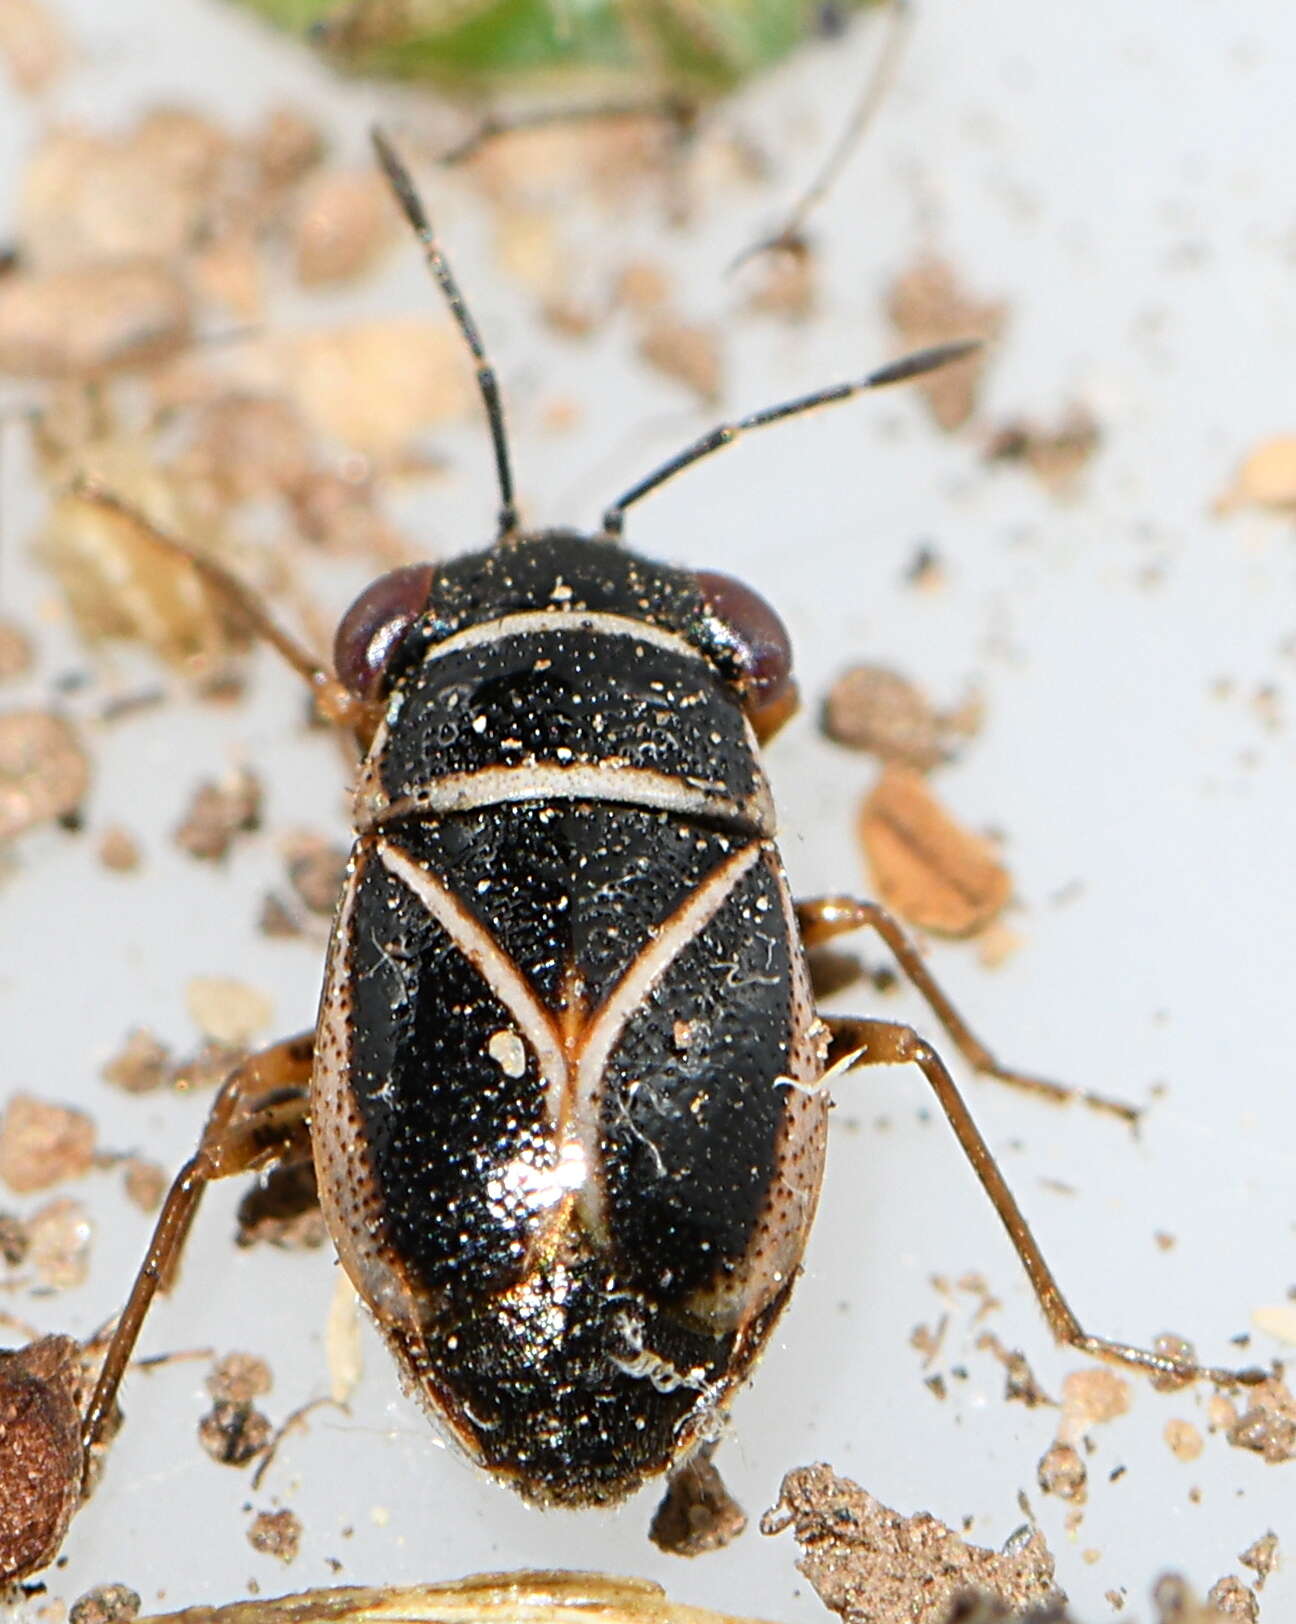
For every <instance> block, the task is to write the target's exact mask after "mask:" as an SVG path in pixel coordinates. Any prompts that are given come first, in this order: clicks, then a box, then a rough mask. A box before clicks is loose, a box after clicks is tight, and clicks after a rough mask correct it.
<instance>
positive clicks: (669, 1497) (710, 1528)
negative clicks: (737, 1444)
mask: <svg viewBox="0 0 1296 1624" xmlns="http://www.w3.org/2000/svg"><path fill="white" fill-rule="evenodd" d="M746 1526H747V1513H746V1512H745V1511H744V1510H743V1508H742V1507H741V1506H740V1505H739V1504H738V1502H737V1501H736V1500H735V1499H734V1497H733V1496H732V1495H731V1494H730V1493H729V1490H728V1489H727V1488H726V1487H725V1484H724V1479H723V1478H722V1477H721V1476H720V1473H719V1472H718V1471H717V1470H716V1468H715V1467H714V1466H713V1465H712V1463H711V1460H710V1458H709V1457H708V1456H707V1455H705V1454H700V1455H697V1456H695V1457H694V1458H693V1459H692V1460H691V1461H689V1463H688V1465H687V1466H684V1467H683V1468H681V1470H680V1471H678V1472H676V1473H675V1475H674V1476H673V1477H672V1478H671V1480H670V1486H669V1487H668V1488H667V1490H666V1493H665V1495H664V1496H663V1497H662V1502H661V1504H660V1505H659V1506H658V1507H657V1510H656V1513H655V1514H654V1516H653V1520H652V1526H651V1527H650V1528H649V1530H648V1537H649V1538H650V1539H651V1540H652V1542H653V1544H654V1545H656V1546H657V1548H658V1550H662V1551H667V1552H669V1553H670V1554H671V1555H672V1556H701V1555H702V1554H703V1553H704V1552H706V1551H718V1550H720V1549H721V1548H722V1547H723V1546H725V1545H728V1544H729V1542H730V1540H734V1539H737V1538H738V1536H739V1534H741V1533H742V1531H743V1530H744V1529H745V1528H746Z"/></svg>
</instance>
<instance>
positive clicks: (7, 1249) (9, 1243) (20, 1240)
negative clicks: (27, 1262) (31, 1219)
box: [0, 1212, 31, 1269]
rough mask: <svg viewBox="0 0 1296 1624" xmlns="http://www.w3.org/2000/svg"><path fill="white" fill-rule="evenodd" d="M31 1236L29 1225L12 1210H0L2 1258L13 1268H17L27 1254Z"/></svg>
mask: <svg viewBox="0 0 1296 1624" xmlns="http://www.w3.org/2000/svg"><path fill="white" fill-rule="evenodd" d="M30 1245H31V1236H30V1235H29V1234H28V1233H27V1225H26V1224H25V1223H23V1221H22V1219H21V1218H18V1217H16V1216H15V1215H14V1214H13V1213H12V1212H0V1258H3V1260H4V1261H5V1263H6V1264H8V1266H9V1267H10V1268H11V1269H16V1268H17V1267H18V1265H19V1264H20V1263H21V1262H22V1261H23V1259H24V1258H25V1257H26V1256H27V1249H28V1247H29V1246H30Z"/></svg>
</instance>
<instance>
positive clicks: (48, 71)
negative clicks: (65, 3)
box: [0, 0, 71, 96]
mask: <svg viewBox="0 0 1296 1624" xmlns="http://www.w3.org/2000/svg"><path fill="white" fill-rule="evenodd" d="M70 56H71V47H70V45H69V43H68V39H67V35H66V34H65V33H64V32H63V28H62V25H61V24H60V23H59V22H58V20H57V19H56V18H55V16H54V15H53V13H52V12H51V11H50V10H49V8H48V7H47V6H44V5H40V4H38V3H37V0H0V59H3V61H4V65H5V69H6V71H7V72H8V74H9V78H10V81H11V82H12V84H13V87H14V89H15V90H16V91H18V92H19V94H20V95H23V96H35V95H38V94H39V93H40V92H41V91H42V90H46V89H48V88H49V86H50V85H51V84H52V83H53V81H54V80H55V79H56V78H57V77H58V75H59V74H60V73H61V72H62V70H63V68H64V67H65V66H66V65H67V62H68V60H69V58H70Z"/></svg>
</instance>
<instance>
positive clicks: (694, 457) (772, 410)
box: [603, 338, 981, 540]
mask: <svg viewBox="0 0 1296 1624" xmlns="http://www.w3.org/2000/svg"><path fill="white" fill-rule="evenodd" d="M980 348H981V340H980V339H979V338H970V339H963V340H961V341H960V342H959V343H956V344H937V345H935V346H934V347H933V348H931V349H926V350H915V351H914V352H913V354H912V355H905V356H902V357H901V358H900V360H898V361H892V362H890V363H889V364H888V365H887V366H884V367H879V368H878V369H877V371H876V372H870V373H869V374H868V375H867V377H863V378H857V379H853V380H852V381H850V382H849V383H838V384H832V385H830V386H829V387H828V388H827V389H817V390H816V391H815V392H814V394H812V395H801V396H800V397H799V398H798V399H796V400H785V401H784V402H783V403H782V404H781V405H778V406H766V407H765V409H764V410H763V411H759V412H752V413H751V414H750V415H749V416H747V417H740V418H737V419H736V420H735V421H734V422H732V423H721V424H720V425H719V426H718V427H716V428H713V429H712V430H711V431H710V433H708V434H704V435H702V437H701V438H700V439H698V440H694V442H693V443H692V445H688V446H685V447H684V449H683V451H680V452H677V453H676V455H675V456H673V457H671V458H670V460H669V461H668V462H664V463H662V465H661V467H660V468H655V469H654V470H653V472H652V473H651V474H648V475H646V476H645V477H644V478H643V479H641V480H640V481H639V483H638V484H637V485H632V486H631V487H630V489H629V490H628V491H626V493H625V494H624V495H623V496H620V497H618V498H617V500H616V501H615V502H613V504H612V506H611V507H610V508H608V509H607V510H606V512H605V513H604V515H603V534H604V536H606V537H607V538H608V539H609V540H615V539H616V538H617V537H619V536H620V534H621V531H622V529H623V527H624V525H625V511H626V509H627V508H628V507H629V506H630V505H631V504H632V503H634V502H637V501H638V500H639V499H640V497H642V496H647V495H648V493H649V491H655V490H656V489H657V487H658V486H659V485H664V484H665V483H666V481H667V480H668V479H673V478H674V477H675V475H676V474H678V473H679V472H680V471H681V470H682V469H684V468H688V467H689V466H690V465H691V464H692V463H695V462H699V461H701V459H702V458H703V457H709V456H710V455H711V453H712V452H713V451H720V450H722V449H723V447H725V446H727V445H732V443H733V442H734V441H735V440H736V439H737V438H738V437H739V435H741V434H745V433H746V432H747V430H748V429H759V428H764V426H765V425H766V424H767V423H780V422H782V420H783V419H784V418H785V417H796V416H798V415H799V414H800V413H801V412H813V411H817V410H818V408H819V407H820V406H832V405H834V404H835V403H836V402H837V401H839V400H849V399H850V398H851V397H852V396H853V395H859V394H862V393H863V392H864V391H865V390H866V389H883V388H885V387H886V386H887V385H888V384H893V383H905V382H907V380H908V379H910V378H921V377H922V376H923V374H924V373H927V372H935V371H936V369H937V368H938V367H945V366H949V365H950V364H951V363H952V362H954V361H961V360H963V359H964V358H965V357H966V356H969V355H972V354H973V353H974V352H975V351H976V350H979V349H980Z"/></svg>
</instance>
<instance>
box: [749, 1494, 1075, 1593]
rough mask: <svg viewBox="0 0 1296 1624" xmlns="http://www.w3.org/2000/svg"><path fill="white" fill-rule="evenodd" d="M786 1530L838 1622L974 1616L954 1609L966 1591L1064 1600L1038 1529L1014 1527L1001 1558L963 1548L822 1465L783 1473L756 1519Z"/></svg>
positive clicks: (946, 1533)
mask: <svg viewBox="0 0 1296 1624" xmlns="http://www.w3.org/2000/svg"><path fill="white" fill-rule="evenodd" d="M789 1526H790V1527H791V1528H792V1530H793V1534H794V1537H795V1539H796V1542H797V1544H798V1545H799V1546H800V1547H801V1552H802V1554H801V1557H800V1559H799V1561H798V1563H797V1566H798V1567H799V1568H800V1570H801V1572H802V1573H804V1574H805V1576H806V1578H807V1579H809V1581H810V1583H811V1584H812V1585H813V1586H814V1588H815V1590H816V1591H817V1592H818V1594H819V1597H820V1599H821V1600H822V1601H823V1603H824V1605H825V1606H826V1607H828V1608H829V1609H830V1610H831V1611H832V1612H834V1613H837V1614H839V1615H840V1616H841V1617H842V1618H843V1619H844V1620H846V1621H847V1624H946V1621H947V1620H949V1619H950V1618H951V1617H955V1618H958V1617H960V1616H961V1617H962V1618H964V1619H969V1618H974V1617H976V1616H977V1615H976V1613H975V1611H971V1612H969V1611H967V1610H964V1611H963V1612H962V1613H961V1614H960V1613H959V1611H958V1606H961V1605H962V1604H961V1602H959V1600H958V1599H959V1598H960V1597H961V1596H962V1595H963V1594H964V1593H966V1592H972V1593H973V1595H974V1596H975V1595H976V1594H977V1593H982V1594H986V1595H988V1596H990V1597H992V1598H994V1599H996V1600H997V1601H999V1602H1001V1603H1003V1604H1004V1605H1005V1606H1006V1607H1015V1608H1018V1609H1025V1608H1027V1607H1029V1606H1030V1605H1032V1604H1056V1603H1060V1602H1062V1601H1064V1600H1065V1597H1064V1596H1062V1595H1061V1593H1060V1591H1059V1590H1058V1588H1057V1586H1056V1584H1055V1583H1054V1577H1053V1558H1052V1556H1051V1555H1050V1553H1049V1550H1048V1547H1047V1546H1046V1545H1045V1543H1044V1538H1043V1535H1042V1534H1041V1533H1040V1532H1039V1530H1038V1529H1030V1530H1027V1529H1022V1530H1021V1532H1020V1533H1019V1534H1017V1535H1014V1536H1013V1538H1012V1539H1010V1540H1009V1541H1008V1543H1007V1545H1006V1546H1005V1548H1004V1550H1003V1551H1002V1552H997V1551H990V1550H986V1549H984V1548H982V1547H980V1546H977V1545H969V1544H968V1543H967V1542H966V1541H965V1540H963V1539H961V1538H960V1537H959V1535H958V1534H956V1533H955V1532H954V1531H953V1529H950V1528H947V1527H946V1526H945V1525H944V1524H943V1523H941V1522H939V1521H937V1519H936V1518H935V1517H932V1516H930V1515H928V1514H927V1513H925V1512H921V1513H919V1514H917V1515H916V1516H913V1517H902V1516H900V1515H899V1513H897V1512H894V1511H890V1510H888V1509H887V1507H885V1506H883V1505H881V1504H880V1503H879V1502H878V1501H877V1500H875V1499H874V1498H873V1496H872V1495H870V1494H868V1493H867V1492H866V1491H865V1490H864V1489H861V1488H860V1487H859V1486H858V1485H857V1484H855V1483H852V1482H850V1481H849V1480H848V1479H845V1478H839V1477H837V1476H835V1475H834V1473H833V1472H832V1470H831V1469H830V1468H829V1467H827V1466H824V1465H818V1466H808V1467H801V1468H798V1469H797V1470H796V1471H792V1472H789V1473H788V1474H787V1476H786V1477H785V1478H784V1479H783V1486H782V1488H781V1490H780V1492H779V1501H778V1504H777V1505H776V1506H774V1507H773V1509H772V1510H770V1511H768V1512H767V1513H766V1514H765V1516H764V1517H763V1518H762V1519H761V1532H762V1533H765V1534H777V1533H781V1532H782V1531H783V1530H784V1529H785V1528H788V1527H789ZM956 1604H957V1605H956ZM982 1616H985V1615H984V1613H983V1614H982ZM990 1616H993V1614H991V1615H990Z"/></svg>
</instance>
